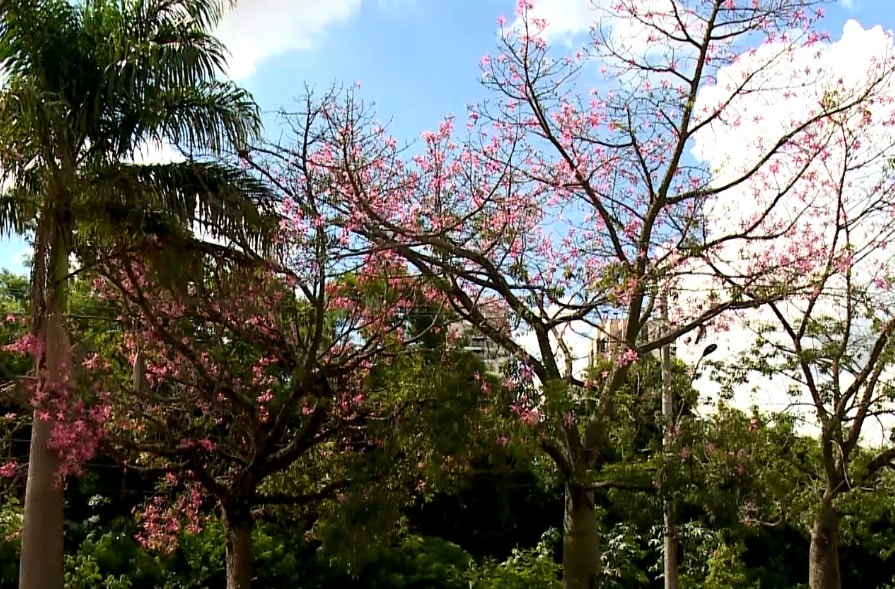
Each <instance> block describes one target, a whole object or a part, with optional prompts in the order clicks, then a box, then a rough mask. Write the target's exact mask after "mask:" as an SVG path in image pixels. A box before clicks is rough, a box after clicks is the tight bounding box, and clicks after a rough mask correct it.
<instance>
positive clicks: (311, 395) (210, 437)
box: [95, 140, 497, 589]
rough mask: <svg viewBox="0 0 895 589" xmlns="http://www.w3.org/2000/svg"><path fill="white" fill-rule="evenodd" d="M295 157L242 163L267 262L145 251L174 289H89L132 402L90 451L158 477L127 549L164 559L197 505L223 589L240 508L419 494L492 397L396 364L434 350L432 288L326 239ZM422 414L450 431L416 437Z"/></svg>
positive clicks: (247, 521)
mask: <svg viewBox="0 0 895 589" xmlns="http://www.w3.org/2000/svg"><path fill="white" fill-rule="evenodd" d="M300 149H304V150H305V151H304V153H303V154H302V155H295V158H296V160H295V161H301V162H303V166H302V167H300V168H299V167H296V168H293V169H288V170H284V171H280V170H278V168H277V162H276V161H262V160H264V158H263V157H261V156H260V155H257V154H256V156H255V157H257V158H258V159H251V158H252V157H253V156H251V155H248V154H247V155H246V157H248V158H249V161H247V165H248V166H251V167H253V168H254V169H255V171H257V172H258V173H260V174H263V175H264V176H265V177H266V178H267V180H268V181H269V182H270V183H271V185H272V186H273V187H274V190H275V191H276V192H277V193H278V194H279V195H280V196H281V197H282V205H283V208H282V221H281V224H280V228H279V229H280V230H279V234H278V237H277V244H276V250H277V253H276V254H275V255H272V256H267V257H265V258H259V257H256V256H254V255H253V254H251V253H247V251H243V252H242V253H237V252H235V251H234V250H232V249H228V248H224V247H222V246H217V245H214V244H209V243H199V242H196V241H194V240H186V241H184V242H183V243H179V244H178V247H176V248H172V247H171V244H164V246H163V245H162V244H161V243H159V250H158V252H159V255H162V256H164V255H169V254H170V252H172V251H177V252H178V254H177V255H178V259H177V272H176V275H175V276H171V275H170V274H169V273H166V272H162V273H161V274H160V272H161V271H160V270H159V271H156V270H154V269H161V268H165V267H166V264H164V263H163V261H162V260H160V259H153V256H152V254H151V253H150V255H149V257H148V258H147V257H145V255H144V254H145V252H141V254H140V256H134V257H129V256H127V255H118V256H116V257H114V258H110V259H109V261H107V262H106V263H105V264H104V265H103V272H102V277H101V278H98V279H97V281H96V283H95V288H96V289H97V292H98V293H99V294H100V295H101V296H102V297H104V299H105V301H106V303H107V304H112V305H115V306H116V307H117V308H118V309H119V310H120V311H119V312H120V320H121V321H122V322H123V323H124V325H125V327H124V333H125V337H124V348H123V349H122V352H121V353H122V354H123V355H124V356H123V358H122V357H121V356H120V355H119V356H118V360H115V355H114V354H113V355H112V357H109V358H107V360H109V361H110V362H111V364H112V365H113V368H114V364H115V363H116V362H118V363H120V364H124V365H127V366H133V367H134V368H133V383H132V385H133V392H132V393H129V394H124V395H121V396H119V397H116V399H114V400H113V401H112V405H111V411H110V416H109V419H108V422H107V423H106V427H105V431H104V433H105V443H106V444H107V446H108V447H109V448H111V449H112V450H113V451H114V452H116V453H117V454H118V455H119V457H120V458H122V459H124V460H126V461H128V462H129V463H130V464H132V465H139V466H142V467H152V468H154V469H157V470H159V471H161V472H163V473H164V477H163V479H162V481H161V483H160V488H159V491H160V492H159V494H158V496H157V497H155V498H153V500H152V501H151V502H150V503H149V504H148V505H147V506H146V507H145V509H144V511H143V513H142V514H141V517H142V531H141V534H140V539H141V540H142V541H143V542H144V544H146V545H148V546H149V547H151V548H154V549H168V548H171V547H173V546H174V540H175V539H176V537H177V535H178V534H179V533H181V531H182V530H183V529H184V526H186V529H187V530H188V531H189V530H190V529H195V526H197V525H198V518H199V516H200V514H201V511H202V507H203V504H204V502H205V501H206V499H209V498H210V499H211V500H212V501H213V502H214V504H215V505H216V506H217V507H218V508H219V509H220V511H221V514H222V517H223V522H224V526H225V530H226V535H227V547H226V548H227V550H226V555H227V566H226V568H227V583H228V588H230V589H241V588H244V587H248V586H249V584H250V580H251V577H252V546H251V530H252V524H253V521H254V517H255V516H254V510H255V509H256V508H257V507H258V506H263V505H277V504H279V505H304V504H308V503H314V502H321V501H326V500H335V501H336V503H337V504H340V502H342V501H343V500H344V497H345V496H346V495H347V494H349V493H350V492H354V491H357V490H358V489H362V488H363V485H364V482H365V481H366V482H367V483H369V482H370V481H371V480H375V481H376V485H379V486H380V487H381V488H388V489H390V493H391V494H392V496H397V495H398V494H399V492H401V491H403V490H404V489H405V487H404V486H402V483H404V482H406V481H407V480H412V484H411V485H410V488H411V489H412V490H413V492H422V491H423V490H425V489H426V485H427V481H428V480H429V479H430V477H432V476H434V475H436V474H438V473H442V472H444V471H445V470H447V471H450V470H452V469H453V470H457V469H460V468H463V467H464V464H465V462H464V459H463V452H465V449H464V448H463V443H462V442H463V441H464V440H468V439H469V436H467V435H464V432H468V433H469V434H475V433H477V432H476V427H475V424H476V423H477V420H476V416H477V415H483V416H485V415H486V414H483V413H482V411H480V409H481V408H483V407H484V402H483V399H485V398H487V395H482V394H481V391H482V390H484V389H488V390H491V387H492V386H493V387H494V388H496V387H497V385H496V384H495V385H489V384H488V382H489V381H488V379H486V378H483V377H480V378H478V380H476V379H471V378H470V379H468V382H467V381H464V382H459V381H456V379H454V381H456V382H453V381H452V382H448V381H449V380H450V377H451V375H452V374H456V375H459V376H462V375H463V374H464V373H463V372H462V371H459V372H456V373H453V372H451V371H452V370H456V369H457V368H458V365H457V364H456V362H454V363H451V361H449V360H445V362H446V363H445V368H444V369H445V370H446V371H447V373H446V374H445V375H444V378H438V377H434V376H432V375H431V374H430V371H431V370H432V367H431V366H429V367H426V366H424V363H423V364H420V363H419V362H417V363H413V362H411V359H413V358H416V357H418V356H421V355H422V354H423V353H424V352H425V349H424V347H422V345H421V342H422V341H423V339H424V338H425V337H426V336H428V335H431V334H433V333H437V332H441V334H442V337H446V331H447V330H446V327H445V326H446V323H445V318H446V315H445V313H444V311H443V309H442V304H441V300H440V295H439V293H438V291H437V290H434V289H432V288H427V287H426V285H425V283H424V282H423V281H421V280H420V279H419V277H418V276H408V275H407V273H406V271H404V264H403V262H402V261H401V260H400V259H399V258H398V257H397V256H396V255H394V254H392V255H389V254H388V253H385V254H381V253H377V252H371V251H369V250H363V249H359V248H357V247H355V244H354V243H353V241H352V239H350V236H348V237H343V236H342V235H339V233H338V232H336V233H335V234H334V231H333V227H332V224H331V221H330V219H329V217H328V211H327V209H326V208H325V206H324V205H323V204H322V203H319V202H318V198H319V196H318V195H319V193H320V192H321V191H323V190H325V184H324V182H323V180H324V179H325V178H322V177H318V172H317V170H316V168H315V167H314V164H313V154H312V151H313V150H315V149H316V147H315V146H314V145H313V142H311V141H310V140H309V141H308V142H307V143H305V144H304V145H303V146H301V147H300ZM440 353H441V354H448V356H443V357H444V358H448V359H449V358H450V352H449V350H447V349H442V350H441V351H440ZM97 362H98V363H102V362H103V361H102V360H100V359H97ZM391 367H394V368H396V369H400V370H404V372H402V373H400V374H396V373H395V372H394V371H392V370H391ZM100 368H101V367H100ZM423 369H425V371H426V373H427V374H428V376H423V372H421V371H422V370H423ZM408 371H410V372H408ZM414 371H415V372H414ZM467 374H469V373H468V372H467ZM439 395H441V398H439ZM462 399H467V400H468V402H465V403H464V402H463V401H462ZM452 404H453V405H452ZM452 407H453V416H452V417H450V418H448V413H449V412H450V411H445V410H446V409H451V408H452ZM458 407H461V408H458ZM433 415H438V416H440V417H433ZM427 419H428V420H431V419H442V420H443V421H444V423H443V424H442V425H443V426H448V425H451V424H453V427H454V428H455V431H454V434H453V435H452V436H449V438H450V439H448V440H445V439H444V437H442V438H441V439H438V438H437V436H436V435H435V434H434V433H432V435H429V434H428V433H427V432H428V431H429V430H430V429H431V430H433V431H434V428H422V427H421V426H420V420H427ZM464 422H465V423H464ZM461 426H462V427H461ZM409 430H413V432H412V435H411V433H410V432H409ZM421 430H422V431H421ZM402 459H403V460H402ZM406 465H412V467H408V466H406ZM368 488H371V489H372V488H374V487H371V486H370V485H368ZM171 494H173V495H175V496H176V497H177V498H176V499H175V500H174V502H173V503H171V502H168V501H167V500H166V496H168V495H171ZM405 494H406V493H405ZM380 495H382V493H380ZM341 504H342V505H343V507H347V504H345V503H341ZM346 519H347V518H346Z"/></svg>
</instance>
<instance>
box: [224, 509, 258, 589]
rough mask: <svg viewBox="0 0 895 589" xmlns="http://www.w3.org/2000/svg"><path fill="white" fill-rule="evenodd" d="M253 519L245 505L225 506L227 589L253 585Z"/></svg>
mask: <svg viewBox="0 0 895 589" xmlns="http://www.w3.org/2000/svg"><path fill="white" fill-rule="evenodd" d="M253 524H254V521H253V519H252V514H251V511H250V510H249V508H248V506H247V504H245V503H233V504H228V505H226V506H224V528H225V531H226V534H227V547H226V548H227V589H249V588H250V587H251V585H252V559H253V556H252V526H253Z"/></svg>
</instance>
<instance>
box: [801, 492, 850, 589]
mask: <svg viewBox="0 0 895 589" xmlns="http://www.w3.org/2000/svg"><path fill="white" fill-rule="evenodd" d="M808 585H809V586H810V587H811V589H842V579H841V578H840V576H839V516H838V515H837V514H836V511H835V510H834V509H833V506H832V505H831V504H830V503H829V502H828V501H824V502H823V504H822V505H821V507H820V510H819V511H818V514H817V516H816V517H815V520H814V527H813V528H812V530H811V547H810V549H809V552H808Z"/></svg>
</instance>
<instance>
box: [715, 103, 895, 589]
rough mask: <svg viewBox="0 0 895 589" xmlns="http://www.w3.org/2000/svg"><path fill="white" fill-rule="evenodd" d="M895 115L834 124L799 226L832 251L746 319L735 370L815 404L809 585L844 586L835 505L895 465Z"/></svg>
mask: <svg viewBox="0 0 895 589" xmlns="http://www.w3.org/2000/svg"><path fill="white" fill-rule="evenodd" d="M887 111H888V114H886V112H887ZM892 113H893V110H892V107H891V104H889V103H886V104H881V105H878V110H876V115H877V117H878V119H879V123H877V124H876V125H875V129H874V128H868V127H870V125H871V121H872V117H871V115H870V112H869V111H867V112H866V113H865V114H863V115H862V116H860V117H855V118H847V117H840V118H838V119H837V120H836V122H835V126H836V127H837V128H838V129H839V130H840V133H839V135H838V139H837V141H836V142H835V144H834V145H832V146H831V149H830V152H829V154H828V156H827V157H825V158H824V160H823V165H822V166H818V168H819V169H818V170H817V178H816V181H815V182H813V183H812V187H813V189H814V190H815V191H816V194H815V197H816V199H817V201H818V205H819V206H818V209H819V210H818V211H817V213H816V214H815V215H813V216H812V218H811V219H810V221H806V222H805V223H801V225H804V226H803V227H802V230H801V234H802V235H805V236H810V243H811V244H812V247H813V248H815V249H816V250H817V251H821V252H824V256H823V257H822V258H819V259H818V260H817V261H816V263H815V264H813V265H811V266H810V267H809V268H808V271H807V275H808V276H809V277H810V279H811V281H812V284H813V288H812V290H811V291H810V292H809V293H807V294H805V295H804V296H801V297H798V298H791V299H788V300H786V301H780V302H771V303H769V308H768V310H767V312H766V313H764V314H763V316H758V317H756V316H752V317H750V318H748V325H750V326H751V327H752V328H753V329H755V330H756V332H757V334H758V338H757V345H756V347H755V348H754V349H751V350H748V351H747V352H746V353H745V354H744V355H743V357H742V358H739V359H738V360H739V366H736V367H735V368H734V370H733V372H734V374H735V376H736V380H739V381H740V382H742V381H743V380H744V379H748V378H749V376H750V373H752V374H756V373H757V374H760V375H764V376H773V377H777V378H780V377H783V378H784V379H785V381H786V382H787V385H786V389H787V391H788V392H789V393H790V394H792V395H793V396H794V404H795V406H797V407H799V406H807V407H808V408H810V412H811V413H813V416H812V417H813V418H814V419H813V420H812V421H813V422H814V423H815V424H816V425H817V428H818V430H819V432H820V433H819V438H820V448H821V453H820V456H819V458H820V459H819V463H818V464H817V465H816V467H817V468H816V471H813V472H812V475H813V479H814V481H815V482H816V489H815V493H814V494H813V499H814V500H813V501H812V505H811V508H812V513H811V519H810V521H809V522H808V526H809V529H810V534H811V548H810V555H809V558H810V562H809V582H810V586H811V587H812V589H831V588H838V587H841V586H842V582H841V578H840V571H839V557H838V544H839V536H840V534H839V511H838V506H839V505H840V504H841V503H842V501H843V500H844V496H845V495H846V494H848V493H849V492H850V491H852V490H853V489H856V488H863V489H867V488H872V487H873V486H874V485H875V484H876V482H877V481H878V479H879V476H880V472H881V471H882V470H883V469H885V468H890V467H892V466H893V465H895V447H893V446H892V439H891V438H892V437H891V434H890V433H889V432H890V430H891V424H892V422H891V419H892V417H893V415H895V405H893V401H895V386H893V385H895V382H893V381H892V369H893V365H892V361H893V358H895V355H893V354H895V341H893V337H892V336H893V334H895V315H893V313H892V309H893V303H895V301H893V300H892V282H893V279H895V272H893V270H895V269H893V267H892V262H891V256H890V253H889V251H888V243H889V242H890V241H891V239H892V237H893V235H895V224H893V222H892V218H893V214H895V208H893V205H892V203H891V198H890V194H891V191H892V188H893V181H895V178H893V175H892V168H891V164H890V163H889V162H891V158H892V156H895V153H893V152H892V148H893V147H895V142H893V136H892V134H891V125H892V124H893V122H895V118H893V117H892ZM880 114H882V116H880ZM821 211H822V212H821ZM771 386H779V385H771ZM876 424H879V426H880V427H879V428H877V427H875V426H876ZM861 442H864V444H865V448H864V449H862V448H861V447H859V443H861ZM880 444H882V447H881V448H880ZM868 445H869V446H872V447H875V448H876V450H875V451H874V452H869V451H868V450H867V448H866V446H868Z"/></svg>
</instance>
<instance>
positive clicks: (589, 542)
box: [562, 483, 600, 589]
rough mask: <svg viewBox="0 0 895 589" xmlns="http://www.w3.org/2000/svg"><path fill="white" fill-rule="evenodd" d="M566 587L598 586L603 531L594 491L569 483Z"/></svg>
mask: <svg viewBox="0 0 895 589" xmlns="http://www.w3.org/2000/svg"><path fill="white" fill-rule="evenodd" d="M562 548H563V551H562V568H563V587H564V588H565V589H599V587H600V534H599V527H598V525H597V514H596V510H595V509H594V492H593V491H591V490H588V489H584V488H582V487H580V486H578V485H574V484H570V483H566V502H565V517H564V521H563V546H562Z"/></svg>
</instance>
